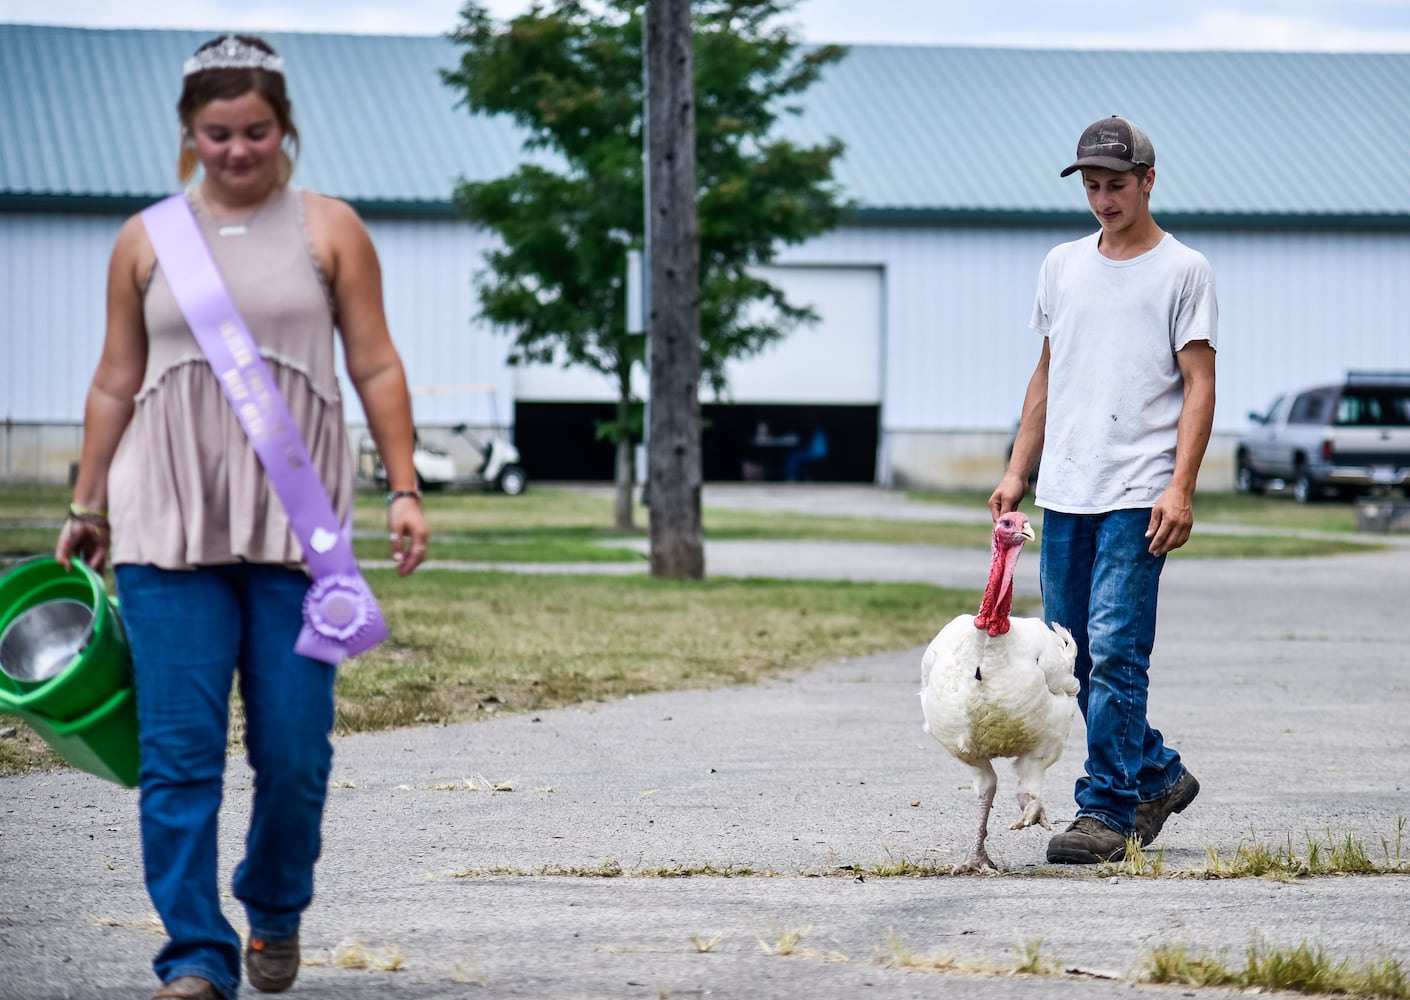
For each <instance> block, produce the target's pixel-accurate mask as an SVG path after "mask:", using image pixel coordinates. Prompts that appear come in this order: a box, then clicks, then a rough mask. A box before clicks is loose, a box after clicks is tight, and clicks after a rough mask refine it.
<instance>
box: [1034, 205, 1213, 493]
mask: <svg viewBox="0 0 1410 1000" xmlns="http://www.w3.org/2000/svg"><path fill="white" fill-rule="evenodd" d="M1100 236H1101V233H1100V232H1097V233H1093V234H1092V235H1090V236H1087V237H1084V238H1083V239H1080V240H1075V241H1073V242H1071V243H1063V244H1061V245H1060V246H1057V247H1054V248H1053V249H1052V250H1051V251H1049V252H1048V256H1047V257H1046V259H1044V261H1043V266H1042V269H1041V270H1040V271H1039V276H1038V295H1037V299H1036V301H1035V302H1034V305H1033V319H1032V321H1031V322H1030V323H1029V325H1030V326H1031V327H1032V328H1033V329H1034V330H1037V331H1038V332H1039V333H1041V334H1043V335H1044V336H1046V337H1047V338H1048V347H1049V351H1050V364H1049V368H1048V418H1047V427H1046V430H1045V433H1044V439H1043V456H1042V462H1041V465H1040V467H1039V473H1038V487H1037V491H1036V492H1037V496H1036V502H1037V504H1038V506H1040V507H1043V508H1045V509H1047V510H1055V511H1061V512H1064V513H1069V514H1097V513H1102V512H1105V511H1111V510H1124V509H1130V508H1133V507H1151V506H1154V504H1155V501H1156V500H1157V499H1158V498H1159V496H1160V494H1161V493H1163V492H1164V491H1165V488H1166V487H1167V486H1169V484H1170V479H1171V476H1172V475H1173V474H1174V472H1175V439H1176V427H1177V424H1178V423H1179V420H1180V410H1181V408H1182V406H1183V404H1184V379H1183V378H1182V377H1181V375H1180V368H1179V366H1178V365H1177V364H1176V361H1175V354H1176V352H1178V351H1179V350H1180V349H1181V348H1183V347H1184V346H1185V345H1187V344H1189V343H1190V342H1191V341H1196V340H1207V341H1209V345H1210V346H1211V347H1214V346H1215V340H1216V336H1217V332H1218V325H1219V306H1218V303H1217V301H1216V299H1215V294H1214V273H1213V271H1212V270H1211V269H1210V266H1209V262H1208V261H1207V260H1205V258H1204V256H1203V255H1202V254H1200V253H1199V252H1197V251H1195V250H1191V249H1190V248H1189V247H1187V246H1185V245H1184V244H1183V243H1181V242H1180V241H1179V240H1177V239H1175V237H1173V236H1171V235H1170V234H1169V233H1166V234H1165V235H1164V236H1163V237H1162V238H1161V240H1160V242H1159V243H1157V244H1156V245H1155V247H1153V248H1152V249H1151V250H1149V251H1147V252H1146V253H1144V254H1142V255H1141V256H1139V257H1135V258H1132V259H1131V260H1110V259H1109V258H1107V257H1103V256H1102V254H1101V252H1100V251H1099V250H1098V249H1097V241H1098V239H1099V238H1100Z"/></svg>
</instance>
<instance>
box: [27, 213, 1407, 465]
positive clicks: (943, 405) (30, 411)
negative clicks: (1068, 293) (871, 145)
mask: <svg viewBox="0 0 1410 1000" xmlns="http://www.w3.org/2000/svg"><path fill="white" fill-rule="evenodd" d="M120 224H121V220H120V219H117V218H115V217H110V216H84V215H5V216H0V419H6V418H8V419H10V420H14V421H20V422H26V421H32V422H47V423H60V424H71V423H76V422H78V421H80V420H81V419H82V414H83V397H84V392H85V390H86V388H87V384H88V380H89V378H90V377H91V375H92V371H93V367H94V365H95V364H96V362H97V359H98V353H99V349H100V346H101V342H102V332H103V310H104V285H105V280H106V270H107V259H108V255H109V253H110V250H111V247H112V242H113V239H114V238H115V236H116V233H117V230H118V227H119V225H120ZM369 228H370V229H371V231H372V235H373V238H374V240H375V241H376V243H377V246H378V249H379V252H380V255H381V258H382V265H383V279H384V281H383V284H384V292H385V297H386V302H387V311H388V318H389V322H390V324H391V327H392V331H393V335H394V337H395V338H396V341H397V344H398V346H399V347H400V349H401V351H402V355H403V357H404V359H405V361H406V365H407V371H408V375H409V377H410V380H411V382H412V384H413V385H446V384H464V383H490V384H493V385H494V386H496V388H497V390H498V391H497V398H496V399H495V400H494V402H495V403H496V404H497V407H498V410H497V412H493V413H491V412H490V411H489V406H490V399H489V397H487V396H480V397H470V396H455V395H444V396H427V397H418V398H417V400H416V403H415V405H416V416H417V419H418V421H421V422H424V423H447V424H448V423H455V422H458V421H461V420H465V421H468V422H471V423H479V422H484V421H488V420H491V419H494V418H498V419H499V420H501V421H503V420H507V419H509V417H510V416H511V415H512V404H513V396H512V394H513V392H514V387H515V376H516V372H515V371H514V370H513V369H512V368H510V367H508V366H507V365H505V364H504V360H503V359H504V356H505V354H506V353H507V348H508V339H507V337H505V336H503V335H501V334H497V333H494V332H492V331H491V330H489V329H488V328H487V327H486V325H485V324H483V323H479V322H476V321H473V320H472V318H471V317H472V316H473V315H474V314H475V312H476V303H477V298H476V294H475V288H474V276H475V274H476V273H477V272H478V271H479V270H480V269H481V268H482V267H483V253H484V251H485V249H487V248H488V247H489V246H490V245H491V243H490V240H489V238H488V237H487V236H485V235H484V234H481V233H477V232H476V231H475V230H473V229H472V228H471V227H469V226H467V225H465V224H462V223H456V222H450V221H396V222H374V223H372V224H371V225H370V227H369ZM1080 235H1082V231H1080V230H1076V231H1064V230H1057V229H1053V230H1039V231H1034V230H1007V229H1005V230H982V229H926V228H921V227H913V228H907V227H891V228H882V227H854V228H846V229H841V230H837V231H835V232H833V233H830V234H828V235H826V236H823V237H821V238H819V239H817V240H813V241H811V242H810V243H807V244H805V245H803V246H801V247H794V248H788V249H786V250H785V251H784V252H783V253H782V254H781V256H780V260H779V263H780V265H782V267H781V271H782V272H792V271H794V269H795V268H797V269H799V270H797V271H796V272H794V273H796V274H799V275H809V274H814V273H816V272H814V271H813V270H812V269H813V268H823V269H826V268H833V267H837V268H841V269H843V270H841V271H838V272H835V273H837V274H843V273H846V274H849V275H865V274H872V275H875V276H876V278H875V284H874V285H872V286H867V285H866V283H865V281H863V282H862V283H860V284H858V285H856V286H855V293H856V295H857V296H862V297H865V296H871V295H872V294H874V293H873V291H872V290H869V289H870V288H875V289H879V291H877V292H875V294H877V296H878V297H879V310H880V320H879V326H878V328H877V329H878V330H879V331H880V332H879V334H877V336H879V337H880V346H879V349H878V350H879V355H880V357H879V362H878V363H879V366H880V368H879V370H880V376H879V379H880V383H879V396H880V399H881V404H882V425H883V449H884V448H885V440H884V439H885V437H886V436H887V435H892V434H895V435H907V436H910V437H914V436H915V435H927V436H928V435H933V434H955V435H957V436H962V435H963V434H964V433H966V432H976V431H981V432H982V431H1000V430H1007V429H1008V428H1010V427H1011V426H1012V425H1013V422H1014V420H1015V419H1016V418H1017V415H1018V409H1019V405H1020V403H1021V400H1022V395H1023V389H1024V386H1025V385H1026V384H1027V380H1028V377H1029V375H1030V373H1031V372H1032V368H1033V364H1034V363H1035V362H1036V360H1037V357H1038V352H1039V349H1040V344H1039V341H1038V338H1037V335H1036V334H1034V333H1033V332H1032V331H1030V330H1029V329H1028V327H1027V323H1028V317H1029V312H1030V310H1031V305H1032V297H1033V286H1034V281H1035V279H1036V275H1037V271H1038V266H1039V264H1040V263H1041V261H1042V258H1043V255H1044V254H1045V253H1046V252H1047V250H1048V248H1049V247H1051V246H1052V245H1053V244H1055V243H1057V242H1059V241H1061V240H1065V239H1071V238H1075V237H1077V236H1080ZM1176 235H1177V236H1180V237H1181V238H1182V239H1184V240H1185V242H1187V243H1189V244H1190V245H1191V246H1193V247H1195V248H1196V249H1198V250H1200V251H1202V252H1203V253H1204V254H1205V255H1206V256H1207V257H1208V258H1209V259H1210V261H1211V263H1212V264H1213V266H1214V270H1215V275H1216V280H1217V282H1218V286H1219V299H1220V310H1221V322H1220V327H1221V333H1220V345H1219V402H1218V410H1217V413H1216V430H1218V431H1220V432H1224V433H1234V432H1237V431H1238V430H1241V429H1242V427H1243V426H1244V421H1245V415H1246V414H1247V412H1248V411H1249V410H1251V409H1262V408H1263V407H1264V406H1265V405H1266V404H1267V402H1268V400H1269V399H1270V398H1271V396H1272V395H1274V394H1275V393H1276V392H1279V391H1282V390H1283V389H1286V388H1291V387H1295V386H1300V385H1304V384H1308V383H1313V382H1318V381H1321V380H1324V379H1335V378H1337V377H1339V376H1340V375H1341V373H1342V372H1343V371H1344V370H1345V369H1347V368H1358V367H1359V368H1385V369H1398V370H1410V337H1407V336H1406V335H1405V324H1404V319H1403V316H1404V312H1405V309H1404V307H1403V306H1402V304H1401V299H1402V295H1403V290H1402V289H1403V283H1404V276H1405V275H1406V274H1410V235H1407V234H1374V233H1286V234H1284V233H1256V234H1249V233H1238V232H1207V231H1193V232H1189V233H1178V232H1177V233H1176ZM852 269H859V270H856V271H854V270H852ZM852 305H855V303H850V302H849V303H848V307H849V308H850V307H851V306H852ZM867 308H870V307H869V306H867V305H865V304H863V305H862V306H861V310H862V311H865V310H866V309H867ZM872 335H873V334H872V333H871V332H869V331H866V330H861V328H859V333H858V336H863V337H871V336H872ZM867 349H868V350H869V349H870V348H867ZM864 353H865V351H864ZM799 356H800V357H801V359H802V360H796V361H793V362H790V365H789V366H787V368H786V372H788V373H793V372H801V374H798V375H796V376H795V375H791V374H785V375H780V376H779V377H797V378H800V379H804V380H806V378H807V377H808V375H807V372H806V371H803V370H802V369H801V368H799V367H798V366H800V365H806V364H808V363H809V361H808V360H807V358H808V356H809V353H808V352H802V353H801V355H799ZM813 357H814V358H816V363H817V364H819V365H822V364H825V363H826V359H825V357H823V355H821V354H818V353H817V352H814V353H813ZM598 391H600V390H598ZM756 392H757V393H758V394H759V395H760V396H763V395H767V394H768V390H767V387H762V388H760V387H755V388H754V389H751V391H750V395H751V396H752V395H755V394H756ZM781 392H782V397H783V398H790V397H789V395H788V393H787V392H783V391H782V390H781ZM347 395H348V397H349V403H348V408H349V419H350V420H351V421H353V422H360V420H361V413H360V408H359V407H358V405H357V403H356V399H355V397H354V396H353V395H352V394H351V393H348V394H347ZM560 398H561V397H560ZM579 398H596V397H594V396H591V395H588V396H583V397H579ZM477 405H478V406H479V407H481V409H476V406H477ZM883 479H884V480H887V481H889V480H888V477H887V476H886V475H885V473H883Z"/></svg>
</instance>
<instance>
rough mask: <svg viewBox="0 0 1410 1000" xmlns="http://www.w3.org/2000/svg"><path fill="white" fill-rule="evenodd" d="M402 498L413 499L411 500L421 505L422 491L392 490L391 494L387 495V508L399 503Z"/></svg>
mask: <svg viewBox="0 0 1410 1000" xmlns="http://www.w3.org/2000/svg"><path fill="white" fill-rule="evenodd" d="M402 497H411V498H412V499H414V500H415V501H416V502H417V503H420V502H421V491H420V490H392V491H391V492H390V493H388V494H387V506H388V507H390V506H391V505H392V504H394V503H396V502H397V501H398V500H400V499H401V498H402Z"/></svg>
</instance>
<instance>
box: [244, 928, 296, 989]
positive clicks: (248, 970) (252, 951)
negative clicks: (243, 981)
mask: <svg viewBox="0 0 1410 1000" xmlns="http://www.w3.org/2000/svg"><path fill="white" fill-rule="evenodd" d="M298 974H299V936H298V935H297V934H295V935H294V936H293V937H291V938H285V939H284V940H283V941H264V940H261V939H260V938H257V937H254V936H253V935H251V937H250V943H249V946H248V947H246V948H245V977H246V978H247V979H249V981H250V985H251V986H253V987H254V988H255V989H257V990H259V991H260V992H261V993H283V992H284V991H285V990H287V989H288V988H289V987H290V986H292V985H294V977H295V976H297V975H298Z"/></svg>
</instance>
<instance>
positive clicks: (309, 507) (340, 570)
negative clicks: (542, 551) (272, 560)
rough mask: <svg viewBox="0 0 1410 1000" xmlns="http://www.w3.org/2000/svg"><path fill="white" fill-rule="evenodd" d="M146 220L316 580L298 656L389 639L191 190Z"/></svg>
mask: <svg viewBox="0 0 1410 1000" xmlns="http://www.w3.org/2000/svg"><path fill="white" fill-rule="evenodd" d="M142 222H143V224H144V225H145V226H146V228H147V235H148V236H149V237H150V238H151V241H152V246H153V248H154V249H155V250H156V252H157V259H158V260H159V261H160V262H161V266H162V271H163V272H164V273H165V274H166V278H167V284H168V285H169V286H170V287H171V292H172V295H173V297H174V298H175V299H176V303H177V305H178V306H180V307H181V314H182V315H183V316H185V317H186V322H187V325H189V326H190V327H191V332H192V333H193V334H194V335H195V337H196V342H197V343H198V344H200V346H201V350H202V351H204V352H205V355H206V359H207V360H208V361H209V362H210V365H211V368H212V369H213V370H214V371H215V375H216V379H217V381H219V382H220V387H221V389H222V390H223V391H224V393H225V397H226V399H228V400H229V401H230V405H231V407H233V408H234V410H235V416H236V417H237V418H238V419H239V421H240V426H241V427H242V428H243V429H244V431H245V434H246V435H248V437H249V439H250V444H251V445H253V447H254V449H255V454H256V455H258V456H259V460H260V464H261V465H262V466H264V471H265V474H266V475H267V476H268V477H269V481H270V484H271V485H272V486H273V487H274V492H275V493H277V494H278V496H279V501H280V503H282V504H283V505H284V513H285V514H286V515H287V516H288V518H289V526H290V528H291V529H293V532H294V536H295V537H296V538H298V540H299V544H300V545H301V546H302V547H303V552H304V559H305V561H306V562H307V563H308V569H309V573H310V574H311V575H312V576H313V583H312V585H311V586H310V587H309V590H308V594H307V595H305V597H304V606H303V615H304V627H303V629H302V630H301V631H300V632H299V638H298V641H297V642H295V644H294V650H295V652H297V653H299V654H301V655H303V656H308V657H311V658H313V659H315V660H322V661H324V662H325V663H333V664H337V663H341V662H342V661H343V659H344V657H347V656H356V655H357V654H358V653H363V652H366V651H367V650H369V649H371V648H372V647H373V646H375V645H377V644H378V643H379V642H381V641H382V640H384V639H385V638H386V637H387V624H386V622H385V621H384V620H383V618H382V611H381V609H380V608H379V607H378V606H377V599H376V598H375V597H374V596H373V594H372V589H371V588H370V587H368V585H367V581H366V580H364V579H363V577H362V573H361V572H360V571H359V570H358V568H357V559H356V558H355V557H354V556H353V551H352V532H351V525H350V524H349V525H341V524H339V523H338V516H337V513H336V512H335V511H334V510H333V504H332V502H331V501H330V500H329V499H328V492H327V490H325V489H324V487H323V483H322V481H321V480H320V479H319V477H318V471H317V470H316V469H315V468H314V467H313V460H312V459H311V458H310V457H309V454H308V448H307V446H306V445H305V444H304V440H303V438H302V437H301V436H300V434H299V431H298V427H297V425H296V424H295V423H294V418H293V416H292V415H291V414H290V413H289V407H288V404H287V403H285V401H284V397H283V396H282V395H281V394H280V392H279V387H278V386H277V385H276V384H275V382H274V376H273V375H272V374H270V371H269V366H268V365H266V364H265V363H264V359H263V358H262V357H260V353H259V348H258V347H257V346H256V344H255V341H254V337H252V336H251V335H250V331H249V328H248V327H247V326H246V325H245V321H244V319H243V318H242V317H241V316H240V311H239V310H238V309H236V308H235V303H234V302H232V301H231V299H230V292H229V291H228V290H227V289H226V287H225V282H224V281H223V280H222V279H221V276H220V270H219V269H218V268H217V267H216V265H215V260H214V259H213V258H212V257H211V254H210V248H209V247H207V246H206V241H205V238H204V237H203V236H202V235H201V230H200V227H199V226H198V225H197V224H196V218H195V216H194V215H192V214H191V206H190V204H189V203H188V202H187V200H186V197H185V195H173V196H172V197H170V198H166V199H164V200H162V201H160V202H158V203H157V204H155V205H153V206H151V207H150V208H148V209H146V210H145V211H143V213H142Z"/></svg>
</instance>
